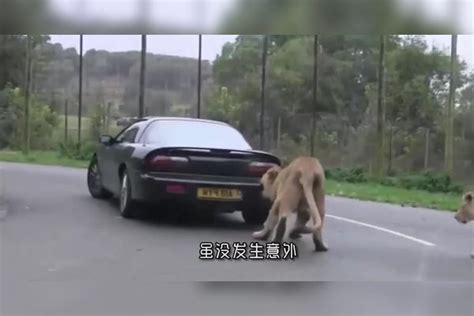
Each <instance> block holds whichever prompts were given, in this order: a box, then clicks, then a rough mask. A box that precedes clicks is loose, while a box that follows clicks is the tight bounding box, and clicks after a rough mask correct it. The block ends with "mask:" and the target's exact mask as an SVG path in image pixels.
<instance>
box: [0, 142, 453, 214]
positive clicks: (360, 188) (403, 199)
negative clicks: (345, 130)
mask: <svg viewBox="0 0 474 316" xmlns="http://www.w3.org/2000/svg"><path fill="white" fill-rule="evenodd" d="M0 161H10V162H24V163H36V164H43V165H59V166H66V167H75V168H87V166H88V163H89V162H88V161H84V160H75V159H70V158H66V157H61V156H60V155H59V154H58V153H57V152H54V151H32V152H30V154H29V155H28V156H25V155H23V153H21V152H16V151H0ZM326 192H327V193H328V194H330V195H335V196H343V197H349V198H354V199H358V200H365V201H376V202H386V203H392V204H398V205H405V206H414V207H426V208H431V209H439V210H449V211H454V210H455V209H456V208H457V207H458V205H459V203H460V196H458V195H457V194H449V193H432V192H428V191H421V190H407V189H403V188H397V187H392V186H387V185H381V184H377V183H371V182H366V183H348V182H339V181H334V180H327V184H326Z"/></svg>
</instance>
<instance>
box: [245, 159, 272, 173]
mask: <svg viewBox="0 0 474 316" xmlns="http://www.w3.org/2000/svg"><path fill="white" fill-rule="evenodd" d="M275 166H276V164H274V163H271V162H258V161H255V162H251V163H250V164H249V173H250V174H251V175H252V176H255V177H261V176H263V175H264V174H265V172H267V170H268V169H270V168H272V167H275Z"/></svg>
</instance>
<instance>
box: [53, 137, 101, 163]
mask: <svg viewBox="0 0 474 316" xmlns="http://www.w3.org/2000/svg"><path fill="white" fill-rule="evenodd" d="M96 149H97V143H96V142H92V141H88V142H85V143H83V144H82V145H81V148H80V150H79V144H78V143H77V142H68V143H67V144H65V143H63V142H61V143H59V146H58V150H59V156H60V157H64V158H69V159H75V160H90V159H91V158H92V155H93V154H94V152H95V151H96Z"/></svg>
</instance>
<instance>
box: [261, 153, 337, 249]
mask: <svg viewBox="0 0 474 316" xmlns="http://www.w3.org/2000/svg"><path fill="white" fill-rule="evenodd" d="M260 182H261V184H262V186H263V191H262V195H263V197H264V198H267V199H269V200H271V201H272V202H273V205H272V208H271V209H270V212H269V214H268V217H267V220H266V221H265V223H264V227H263V229H262V230H260V231H257V232H254V233H253V234H252V236H253V237H254V238H255V239H262V240H266V239H268V237H269V236H270V234H271V233H272V232H273V230H274V229H275V227H276V226H277V224H278V227H277V228H276V231H275V237H274V239H273V240H274V241H276V242H281V240H282V239H284V238H285V237H284V235H285V231H286V222H287V217H288V216H289V215H290V214H291V213H292V212H295V213H297V218H296V225H295V227H294V229H293V230H292V231H291V232H290V234H289V236H290V237H291V238H298V237H300V234H302V233H312V234H313V242H314V245H315V250H316V251H327V250H328V247H327V245H326V244H325V243H324V242H323V238H322V228H323V223H324V214H325V196H324V195H325V192H324V182H325V177H324V170H323V167H322V166H321V164H320V163H319V161H318V159H316V158H312V157H299V158H297V159H295V160H293V161H292V162H291V163H290V164H289V165H288V166H286V167H285V168H283V169H282V168H280V167H273V168H271V169H269V170H268V171H267V172H266V173H265V174H264V175H263V176H262V178H261V181H260ZM309 219H311V220H312V224H313V225H312V227H306V226H305V225H306V223H307V222H308V220H309Z"/></svg>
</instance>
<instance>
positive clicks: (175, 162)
mask: <svg viewBox="0 0 474 316" xmlns="http://www.w3.org/2000/svg"><path fill="white" fill-rule="evenodd" d="M188 162H189V160H188V158H186V157H170V156H154V157H151V158H149V159H147V160H146V161H145V166H146V167H147V169H149V170H153V171H172V170H175V169H180V168H182V167H184V166H186V165H187V164H188Z"/></svg>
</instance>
